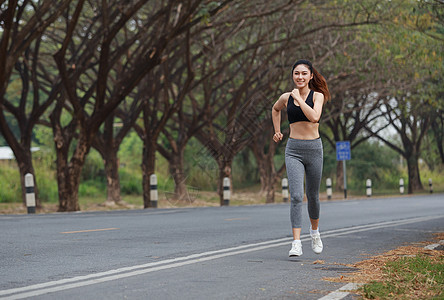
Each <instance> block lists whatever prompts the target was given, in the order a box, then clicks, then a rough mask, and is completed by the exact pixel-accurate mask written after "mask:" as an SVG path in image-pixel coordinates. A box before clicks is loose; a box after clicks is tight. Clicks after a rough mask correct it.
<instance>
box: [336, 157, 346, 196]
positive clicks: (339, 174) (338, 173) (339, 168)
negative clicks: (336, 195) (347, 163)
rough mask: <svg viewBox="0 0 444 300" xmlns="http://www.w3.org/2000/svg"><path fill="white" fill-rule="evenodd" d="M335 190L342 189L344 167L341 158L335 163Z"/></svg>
mask: <svg viewBox="0 0 444 300" xmlns="http://www.w3.org/2000/svg"><path fill="white" fill-rule="evenodd" d="M336 191H338V192H343V191H344V167H343V162H342V161H341V160H338V161H337V164H336Z"/></svg>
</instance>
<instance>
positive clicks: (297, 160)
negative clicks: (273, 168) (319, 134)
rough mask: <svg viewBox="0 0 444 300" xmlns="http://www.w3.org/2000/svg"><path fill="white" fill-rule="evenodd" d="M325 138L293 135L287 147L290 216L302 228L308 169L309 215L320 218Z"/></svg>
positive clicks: (293, 225)
mask: <svg viewBox="0 0 444 300" xmlns="http://www.w3.org/2000/svg"><path fill="white" fill-rule="evenodd" d="M322 162H323V149H322V140H321V139H320V138H318V139H315V140H297V139H292V138H289V139H288V141H287V146H286V148H285V165H286V168H287V177H288V187H289V191H290V199H291V205H290V220H291V225H292V228H301V224H302V220H301V219H302V201H303V200H304V173H305V185H306V194H307V201H308V215H309V217H310V218H311V219H319V210H320V205H319V188H320V185H321V177H322Z"/></svg>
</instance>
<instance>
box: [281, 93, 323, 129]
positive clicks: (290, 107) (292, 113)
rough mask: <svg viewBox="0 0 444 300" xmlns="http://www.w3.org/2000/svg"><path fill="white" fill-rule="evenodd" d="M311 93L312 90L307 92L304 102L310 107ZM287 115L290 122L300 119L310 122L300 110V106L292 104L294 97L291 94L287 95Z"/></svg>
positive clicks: (312, 103)
mask: <svg viewBox="0 0 444 300" xmlns="http://www.w3.org/2000/svg"><path fill="white" fill-rule="evenodd" d="M313 94H314V91H313V90H311V91H310V93H308V97H307V99H306V100H305V103H307V104H308V106H310V107H311V108H313V106H314V102H313ZM287 116H288V122H289V123H290V124H291V123H295V122H301V121H307V122H310V120H309V119H307V117H306V116H305V115H304V112H303V111H302V109H301V107H300V106H297V105H295V104H294V99H293V97H292V96H291V95H290V96H289V97H288V103H287ZM318 123H319V121H318Z"/></svg>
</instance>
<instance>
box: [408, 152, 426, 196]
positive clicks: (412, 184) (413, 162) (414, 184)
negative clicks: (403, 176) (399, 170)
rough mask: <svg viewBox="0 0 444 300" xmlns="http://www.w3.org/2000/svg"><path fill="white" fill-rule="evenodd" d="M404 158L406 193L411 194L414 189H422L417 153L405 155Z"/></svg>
mask: <svg viewBox="0 0 444 300" xmlns="http://www.w3.org/2000/svg"><path fill="white" fill-rule="evenodd" d="M406 160H407V170H408V176H409V184H408V193H409V194H413V193H414V192H416V191H422V190H424V187H423V186H422V183H421V178H420V175H419V166H418V155H416V154H411V155H410V157H406Z"/></svg>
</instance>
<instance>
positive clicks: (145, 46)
mask: <svg viewBox="0 0 444 300" xmlns="http://www.w3.org/2000/svg"><path fill="white" fill-rule="evenodd" d="M441 5H442V3H441V1H439V0H436V1H425V0H424V1H378V0H366V1H359V2H356V1H347V0H341V1H306V0H280V1H271V2H270V1H241V0H237V1H236V0H226V1H220V2H215V1H204V0H189V1H173V0H170V1H159V0H151V1H150V0H132V1H130V0H128V1H82V0H79V1H68V0H65V1H58V2H57V3H56V4H54V3H53V1H47V0H41V1H33V0H23V1H13V0H10V1H2V2H1V5H0V7H1V12H0V24H1V27H0V30H1V34H2V37H1V41H0V101H1V102H0V110H1V114H0V130H1V133H2V135H3V137H4V139H5V141H6V142H7V143H8V145H10V147H11V148H12V150H13V151H14V154H15V156H16V159H17V163H18V166H19V170H20V174H21V178H22V186H23V197H24V194H25V189H24V184H23V178H24V174H26V173H33V174H34V170H33V165H32V156H31V151H30V149H31V142H32V140H33V132H34V129H35V127H36V126H48V127H50V128H52V132H53V138H54V148H55V150H56V157H57V159H56V165H57V180H58V193H59V210H60V211H73V210H79V209H80V207H79V205H78V189H79V184H80V174H81V170H82V167H83V165H84V164H85V160H86V157H87V155H88V153H89V151H90V149H91V147H93V148H95V149H96V150H97V151H98V152H99V153H100V154H101V156H102V157H103V160H104V162H105V171H106V177H107V190H108V195H107V201H111V202H119V201H121V200H120V184H119V176H118V167H119V165H118V155H117V153H118V150H119V146H120V144H121V143H122V141H123V139H124V137H125V136H127V134H128V132H130V131H131V130H134V131H135V132H137V134H138V136H139V137H140V139H141V140H142V141H143V155H142V156H143V157H142V158H141V166H142V170H143V182H142V184H143V199H144V207H149V206H150V202H151V201H150V192H149V176H150V175H151V174H152V173H154V170H155V162H156V160H155V155H156V153H160V154H161V155H162V156H164V157H165V158H166V159H167V160H168V161H169V166H170V167H169V169H170V170H169V171H170V173H171V175H172V177H173V178H174V181H175V194H176V197H177V198H178V199H181V198H183V197H185V195H186V172H185V170H184V151H185V147H186V146H187V143H188V141H189V140H190V139H191V138H192V137H194V138H196V139H197V140H199V142H200V143H201V145H202V148H201V151H200V152H198V153H196V156H195V159H196V162H197V164H198V165H199V157H200V156H201V154H202V153H203V152H206V153H210V154H211V155H212V157H213V158H214V159H215V161H216V162H217V165H218V169H219V183H218V186H219V188H218V190H219V194H220V199H221V204H222V203H223V199H222V190H223V188H222V179H223V178H224V177H231V171H232V163H233V160H234V157H235V156H236V155H237V154H238V153H239V152H240V151H242V150H244V149H246V148H247V147H248V148H249V149H251V151H252V153H253V154H254V156H255V158H256V160H257V165H258V168H259V173H260V178H261V186H262V192H264V193H266V194H267V202H273V201H274V187H275V185H276V182H277V180H278V179H279V178H280V177H281V176H282V173H283V172H284V166H283V165H280V166H276V165H275V163H274V161H273V157H274V154H275V153H276V150H277V149H278V147H282V145H276V144H274V143H273V142H271V138H270V137H271V136H272V130H273V129H272V126H271V120H270V110H271V106H272V104H273V102H274V101H275V99H277V97H278V96H279V95H280V93H282V92H284V91H287V90H288V89H289V88H290V87H291V84H292V83H291V76H290V66H291V64H292V63H293V60H294V59H297V58H301V57H306V58H309V59H311V60H313V61H314V63H315V65H316V66H317V67H318V69H319V70H321V71H322V73H323V74H324V76H325V77H326V78H327V80H328V82H329V86H330V89H331V91H332V95H333V97H332V101H331V103H329V104H328V105H326V108H325V112H324V116H323V119H322V125H321V128H322V136H323V137H324V138H325V139H326V140H327V141H328V142H329V143H331V144H332V145H334V143H335V141H339V140H350V141H351V144H352V148H353V147H356V146H357V145H359V144H360V143H361V142H362V141H364V140H366V139H368V138H369V137H377V138H379V139H381V140H382V141H384V142H386V143H387V144H388V145H389V146H390V147H392V148H393V149H395V150H396V151H398V152H400V154H401V155H403V156H404V157H405V158H406V160H407V162H408V170H409V192H410V193H412V192H413V191H414V190H419V189H421V188H422V186H421V182H420V177H419V171H418V163H417V161H418V158H419V156H420V153H421V151H420V149H421V143H422V141H423V139H424V136H425V135H426V134H427V133H428V130H429V128H430V125H431V124H434V125H433V127H432V128H433V129H434V130H433V132H432V134H433V133H434V135H433V136H434V140H435V141H436V145H438V146H437V147H438V149H439V150H440V152H439V153H440V155H441V159H442V162H441V163H444V156H443V151H442V145H443V136H442V132H443V106H442V105H443V104H442V101H440V99H441V98H442V94H443V91H442V86H441V85H440V84H439V82H440V81H441V80H442V74H443V72H442V70H443V53H442V50H443V49H442V46H441V43H442V37H443V23H442V11H443V8H442V6H441ZM284 127H286V125H285V124H283V128H284ZM388 127H392V128H394V129H395V130H396V131H397V133H398V134H399V136H400V137H401V139H400V141H401V143H396V142H394V141H393V140H391V139H388V138H387V135H386V134H384V132H385V130H386V128H388ZM283 131H285V130H283ZM337 170H338V173H337V180H338V182H339V183H341V178H342V174H341V170H342V168H340V167H338V168H337ZM36 183H38V178H36ZM37 187H38V185H37ZM36 191H37V193H38V189H36ZM37 199H38V198H37ZM37 204H39V201H38V200H37Z"/></svg>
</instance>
